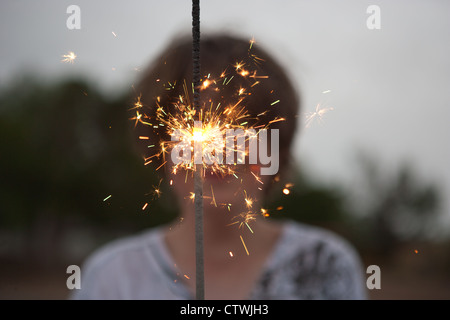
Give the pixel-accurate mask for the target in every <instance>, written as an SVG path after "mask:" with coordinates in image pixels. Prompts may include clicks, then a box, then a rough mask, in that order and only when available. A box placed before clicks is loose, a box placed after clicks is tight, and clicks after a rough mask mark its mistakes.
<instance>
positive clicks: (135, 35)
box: [0, 0, 450, 299]
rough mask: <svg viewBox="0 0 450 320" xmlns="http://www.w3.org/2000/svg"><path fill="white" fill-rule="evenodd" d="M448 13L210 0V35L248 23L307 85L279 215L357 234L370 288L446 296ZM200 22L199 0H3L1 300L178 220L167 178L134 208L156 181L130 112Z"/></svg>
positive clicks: (429, 5)
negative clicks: (71, 24)
mask: <svg viewBox="0 0 450 320" xmlns="http://www.w3.org/2000/svg"><path fill="white" fill-rule="evenodd" d="M70 5H78V7H79V8H80V27H81V28H80V29H69V28H68V27H67V24H66V22H67V20H68V19H69V17H70V16H71V14H70V13H67V12H66V10H67V8H68V7H69V6H70ZM369 5H378V7H379V8H380V18H381V19H380V22H381V23H380V27H381V28H380V29H376V30H371V29H369V28H368V27H367V24H366V22H367V19H368V18H369V17H370V16H371V13H367V8H368V7H369ZM448 12H450V3H449V2H448V1H445V0H442V1H438V0H429V1H425V0H421V1H418V0H409V1H406V0H399V1H378V0H377V1H364V0H354V1H351V0H346V1H332V0H317V1H275V0H272V1H260V0H258V1H237V0H233V1H226V2H225V1H216V0H208V1H202V2H201V29H202V33H204V34H206V33H209V32H216V31H220V32H224V31H225V32H230V33H233V34H236V35H239V36H241V37H247V38H248V39H249V40H250V39H252V38H253V37H254V39H255V40H256V43H257V44H258V45H260V46H262V47H263V48H265V49H266V50H267V51H269V52H270V53H272V54H273V55H274V56H275V57H277V58H278V59H279V60H280V62H281V64H282V65H283V66H284V67H285V68H286V69H287V70H288V72H289V74H290V76H291V77H292V79H293V80H294V82H295V83H296V85H297V87H298V89H299V92H300V93H301V97H302V113H301V114H300V115H299V117H298V121H299V123H300V125H301V130H300V133H299V135H298V136H297V140H296V143H295V145H294V150H293V151H294V160H295V163H296V165H297V170H296V174H295V175H293V176H292V177H291V179H290V181H289V182H290V183H292V184H293V186H292V187H290V193H289V194H284V193H283V192H282V190H283V188H284V185H280V186H279V188H278V189H279V193H278V194H274V196H273V197H272V198H271V199H269V200H268V202H267V207H268V209H269V212H270V216H271V217H272V218H274V219H283V218H291V219H295V220H298V221H302V222H305V223H310V224H314V225H320V226H323V227H325V228H328V229H331V230H334V231H335V232H337V233H339V234H341V235H342V236H344V237H345V238H346V239H348V240H349V241H350V242H351V243H352V244H353V245H354V246H355V247H356V248H357V250H358V251H359V253H360V255H361V257H362V260H363V264H364V266H365V267H367V266H369V265H372V264H375V265H378V266H380V268H381V289H380V290H370V291H368V293H369V296H370V298H372V299H448V298H450V233H449V230H450V197H448V194H449V190H450V169H449V167H450V166H449V163H450V148H449V147H448V146H449V144H448V142H449V140H448V139H449V137H450V129H449V125H448V120H449V119H450V108H449V104H450V91H449V88H450V62H449V60H448V57H449V56H450V44H449V42H448V39H449V38H450V37H449V36H450V20H449V19H448ZM190 30H191V2H190V1H179V0H166V1H148V0H145V1H144V0H131V1H127V2H123V1H106V0H105V1H103V0H102V1H48V0H41V1H39V2H38V1H31V0H29V1H25V0H24V1H13V0H5V1H2V2H1V4H0V41H1V46H0V54H1V55H0V57H1V59H0V298H1V299H65V298H66V297H67V296H68V294H69V290H68V289H67V287H66V279H67V277H68V274H66V268H67V266H68V265H72V264H76V265H81V264H82V262H83V261H84V259H85V258H86V256H87V255H88V254H89V253H91V252H92V251H93V250H95V249H96V248H98V247H99V246H100V245H102V244H104V243H106V242H107V241H110V240H112V239H115V238H117V237H121V236H124V235H128V234H132V233H134V232H137V231H139V230H142V229H145V228H148V227H152V226H156V225H159V224H161V223H166V222H169V221H171V220H173V219H176V212H177V208H176V207H173V201H171V194H170V190H169V188H168V187H167V186H165V185H161V189H162V191H163V193H162V196H161V198H159V199H158V200H156V201H152V203H151V205H149V207H148V208H146V209H145V210H142V206H143V204H144V203H146V202H148V201H149V200H150V197H151V195H150V194H149V193H150V192H151V190H152V186H154V185H157V184H158V183H159V181H158V179H157V178H156V176H155V175H154V173H153V172H152V171H151V170H149V169H148V168H147V167H145V166H144V165H143V163H142V159H140V158H139V156H138V155H137V153H136V152H135V150H134V149H133V146H132V139H131V136H132V133H133V123H132V122H131V121H130V120H129V117H130V115H129V111H128V109H129V108H130V107H131V105H130V103H131V101H133V100H132V99H133V98H134V97H135V96H136V93H135V92H134V91H133V84H134V82H135V81H137V80H138V79H139V77H140V72H141V71H142V70H143V69H144V68H145V67H146V66H147V65H148V63H149V62H150V61H151V60H152V58H153V57H155V55H157V54H158V52H159V51H160V50H162V48H163V47H164V46H165V45H166V44H167V43H169V42H170V41H171V40H172V38H173V36H174V35H177V34H180V33H185V34H187V35H189V34H190ZM69 52H74V53H75V54H76V58H75V59H74V61H73V63H66V62H62V61H61V60H62V59H64V58H63V57H62V56H63V55H67V54H68V53H69ZM321 110H322V111H321ZM314 112H315V113H314ZM311 115H315V116H313V117H312V118H311V119H312V120H311V121H307V119H308V117H310V116H311ZM281 207H282V209H281V210H280V208H281Z"/></svg>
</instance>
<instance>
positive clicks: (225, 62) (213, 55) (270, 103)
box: [136, 35, 299, 191]
mask: <svg viewBox="0 0 450 320" xmlns="http://www.w3.org/2000/svg"><path fill="white" fill-rule="evenodd" d="M200 63H201V81H202V84H201V87H200V90H201V93H200V96H201V102H200V106H201V107H202V108H203V109H204V110H208V109H209V110H211V108H214V109H216V108H217V109H219V108H223V110H226V108H227V107H230V106H231V107H232V106H235V105H237V104H238V105H239V106H238V107H237V108H240V107H241V106H240V105H242V106H243V110H245V112H246V113H247V116H246V117H245V119H243V123H244V125H243V127H245V123H249V122H252V125H254V126H255V127H256V128H259V129H261V126H267V125H268V126H267V128H268V129H269V131H270V129H278V130H279V131H278V132H279V154H278V157H277V159H278V160H279V163H278V165H279V168H280V173H282V172H283V171H284V170H285V167H286V166H287V165H288V162H289V158H290V147H291V144H292V141H293V138H294V133H295V131H296V128H297V114H298V112H299V100H298V96H297V93H296V91H295V90H294V88H293V86H292V84H291V82H290V80H289V79H288V77H287V75H286V73H285V71H284V70H283V68H282V67H281V66H280V65H279V64H278V63H277V62H276V61H275V60H274V59H273V58H272V57H271V56H270V55H269V54H267V53H266V52H265V51H264V50H262V49H261V48H259V46H258V45H255V44H254V43H253V42H252V41H248V40H242V39H239V38H235V37H232V36H228V35H214V36H209V37H205V36H203V39H202V40H201V44H200ZM212 82H215V84H214V85H211V86H210V85H209V84H210V83H211V84H212ZM191 84H192V42H191V39H190V38H189V37H186V38H183V39H177V40H176V41H174V42H173V43H172V44H171V45H169V46H168V47H167V48H166V49H165V50H164V51H163V52H162V54H161V55H160V56H159V57H158V58H157V59H156V60H155V61H154V62H153V64H152V65H151V66H150V67H149V68H148V69H147V70H146V71H145V72H144V74H143V77H142V79H141V80H140V82H139V83H138V85H137V86H136V91H137V93H138V94H140V95H141V96H140V103H141V105H142V111H141V113H142V114H145V115H146V117H148V119H155V118H157V112H158V106H164V108H165V112H167V113H169V112H170V113H172V114H175V113H180V108H179V105H180V96H181V97H183V98H182V99H183V102H185V103H187V101H193V99H192V85H191ZM219 87H220V89H219ZM219 113H220V111H219ZM274 119H278V120H280V121H274V122H272V123H270V122H271V121H273V120H274ZM269 123H270V124H269ZM137 133H138V136H141V137H143V136H144V137H149V139H148V140H139V142H140V144H142V148H141V150H143V151H144V156H145V157H149V156H151V155H152V154H154V152H153V151H152V150H151V148H148V145H149V141H151V142H150V143H151V144H156V145H157V144H158V143H159V142H160V141H171V136H170V135H169V133H168V132H167V131H166V132H164V131H161V130H158V131H155V130H153V128H152V126H150V125H148V124H142V123H139V124H138V125H137ZM268 136H269V140H270V136H271V135H270V134H269V135H268ZM268 143H269V148H270V141H269V142H268ZM166 160H167V159H166ZM152 161H153V164H154V165H156V166H157V167H158V166H160V165H161V164H163V159H162V157H159V158H158V157H154V158H152ZM246 163H247V164H248V162H246ZM255 167H258V164H257V165H256V166H255V165H253V166H250V165H242V169H243V171H244V172H245V171H247V172H249V173H248V174H250V173H251V171H253V170H254V168H255ZM237 170H238V171H239V170H240V168H238V169H237ZM222 178H223V177H222ZM224 182H225V180H224ZM265 189H266V191H267V187H266V188H265Z"/></svg>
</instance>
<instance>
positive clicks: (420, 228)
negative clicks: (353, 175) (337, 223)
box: [359, 154, 440, 256]
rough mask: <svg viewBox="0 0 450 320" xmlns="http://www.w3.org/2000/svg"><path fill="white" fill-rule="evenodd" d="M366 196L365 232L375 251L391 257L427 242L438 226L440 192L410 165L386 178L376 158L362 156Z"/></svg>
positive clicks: (361, 162)
mask: <svg viewBox="0 0 450 320" xmlns="http://www.w3.org/2000/svg"><path fill="white" fill-rule="evenodd" d="M359 163H360V165H361V168H362V179H363V182H362V183H361V185H362V186H363V187H362V189H363V191H362V192H364V194H365V195H364V197H363V198H364V202H365V203H364V204H362V208H363V209H362V210H364V211H366V215H365V216H364V217H362V218H361V220H360V225H361V226H362V228H361V232H363V233H364V234H365V235H364V238H365V239H364V241H365V242H366V243H367V244H368V245H370V246H371V247H372V248H373V249H375V250H378V251H379V252H382V253H383V254H384V255H385V256H389V255H390V254H391V253H393V251H394V250H395V249H396V248H397V246H398V245H399V244H401V243H403V242H406V241H424V240H427V238H429V237H430V231H431V230H433V227H435V226H436V223H437V218H438V217H439V212H440V211H439V209H440V194H439V191H438V188H437V187H436V186H435V185H433V184H431V183H425V182H423V181H421V180H420V179H419V178H418V177H417V175H416V174H415V171H414V170H413V169H412V168H411V167H410V166H409V165H407V164H403V165H401V166H400V168H399V170H398V172H397V173H396V174H383V173H382V172H381V168H380V167H379V166H378V165H377V164H376V161H375V160H374V157H369V156H368V155H367V154H360V156H359Z"/></svg>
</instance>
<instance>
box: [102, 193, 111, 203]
mask: <svg viewBox="0 0 450 320" xmlns="http://www.w3.org/2000/svg"><path fill="white" fill-rule="evenodd" d="M109 198H111V195H109V196H107V197H106V198H105V199H103V202H105V201H106V200H108V199H109Z"/></svg>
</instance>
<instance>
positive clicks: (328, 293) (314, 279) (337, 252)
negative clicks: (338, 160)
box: [71, 221, 366, 300]
mask: <svg viewBox="0 0 450 320" xmlns="http://www.w3.org/2000/svg"><path fill="white" fill-rule="evenodd" d="M182 277H183V274H182V273H181V272H180V271H179V270H177V268H176V265H175V264H174V262H173V259H172V257H171V256H170V253H169V251H168V249H167V247H166V244H165V242H164V237H163V229H162V228H161V227H158V228H154V229H151V230H149V231H146V232H143V233H141V234H139V235H136V236H131V237H127V238H124V239H120V240H116V241H114V242H112V243H110V244H107V245H106V246H104V247H103V248H101V249H99V250H97V251H96V252H95V253H94V254H93V255H92V256H91V257H89V259H88V260H87V261H86V263H85V264H84V266H83V267H82V268H81V289H79V290H74V293H73V295H72V297H71V298H72V299H96V300H97V299H164V300H166V299H167V300H172V299H194V298H195V297H194V296H192V294H191V292H190V291H189V290H188V289H187V287H186V285H185V283H184V281H183V280H182ZM248 298H249V299H255V300H256V299H268V300H269V299H280V300H284V299H365V298H366V289H365V282H364V280H363V273H362V269H361V264H360V260H359V257H358V255H357V254H356V252H355V251H354V249H353V248H352V247H351V246H350V245H349V244H348V243H347V242H346V241H345V240H343V239H342V238H340V237H338V236H337V235H335V234H333V233H331V232H329V231H325V230H323V229H320V228H316V227H311V226H306V225H303V224H299V223H296V222H292V221H290V222H285V223H284V225H283V231H282V235H281V236H280V238H279V240H278V243H277V244H276V246H275V248H274V249H273V251H272V253H271V254H270V256H269V258H268V259H267V261H266V263H265V264H264V266H263V271H262V273H261V277H260V278H259V279H258V281H257V282H256V284H255V286H254V288H253V289H252V291H251V293H250V296H249V297H248Z"/></svg>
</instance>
